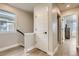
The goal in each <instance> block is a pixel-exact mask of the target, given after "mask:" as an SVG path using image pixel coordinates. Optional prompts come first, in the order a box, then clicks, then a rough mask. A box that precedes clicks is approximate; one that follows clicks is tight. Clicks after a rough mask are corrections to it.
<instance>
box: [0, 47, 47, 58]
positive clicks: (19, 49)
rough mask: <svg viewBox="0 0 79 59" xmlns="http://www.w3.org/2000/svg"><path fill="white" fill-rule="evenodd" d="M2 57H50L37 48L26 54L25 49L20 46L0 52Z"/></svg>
mask: <svg viewBox="0 0 79 59" xmlns="http://www.w3.org/2000/svg"><path fill="white" fill-rule="evenodd" d="M0 56H48V54H47V53H45V52H43V51H41V50H39V49H36V48H35V49H33V50H32V51H29V52H27V53H24V48H23V47H21V46H19V47H16V48H12V49H9V50H6V51H3V52H0Z"/></svg>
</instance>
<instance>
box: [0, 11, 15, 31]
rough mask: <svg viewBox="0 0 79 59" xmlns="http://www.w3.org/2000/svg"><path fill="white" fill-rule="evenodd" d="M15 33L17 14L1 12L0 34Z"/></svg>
mask: <svg viewBox="0 0 79 59" xmlns="http://www.w3.org/2000/svg"><path fill="white" fill-rule="evenodd" d="M14 31H15V14H13V13H10V12H7V11H4V10H0V32H14Z"/></svg>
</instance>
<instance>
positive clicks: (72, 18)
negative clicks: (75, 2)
mask: <svg viewBox="0 0 79 59" xmlns="http://www.w3.org/2000/svg"><path fill="white" fill-rule="evenodd" d="M61 24H62V26H61V28H62V30H61V33H62V42H63V46H64V50H65V52H66V54H69V55H75V54H76V52H77V51H76V43H77V15H76V14H72V15H66V16H63V19H62V21H61ZM72 51H73V52H72ZM63 54H64V53H63Z"/></svg>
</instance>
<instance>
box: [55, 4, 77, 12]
mask: <svg viewBox="0 0 79 59" xmlns="http://www.w3.org/2000/svg"><path fill="white" fill-rule="evenodd" d="M56 5H57V6H58V8H59V9H60V10H61V11H65V10H69V9H72V8H75V7H78V6H79V3H69V4H68V3H56ZM67 5H70V7H66V6H67Z"/></svg>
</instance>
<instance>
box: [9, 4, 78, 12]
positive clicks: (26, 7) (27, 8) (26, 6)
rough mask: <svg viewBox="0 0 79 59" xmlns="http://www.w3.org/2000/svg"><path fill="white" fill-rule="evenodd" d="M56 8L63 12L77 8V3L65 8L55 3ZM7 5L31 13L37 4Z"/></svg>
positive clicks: (64, 5)
mask: <svg viewBox="0 0 79 59" xmlns="http://www.w3.org/2000/svg"><path fill="white" fill-rule="evenodd" d="M55 4H56V5H57V6H58V8H59V9H60V10H61V11H65V10H68V9H72V8H75V7H78V6H79V4H78V3H74V4H72V3H70V4H69V5H70V7H68V8H67V7H66V5H67V3H55ZM9 5H11V6H14V7H16V8H20V9H22V10H25V11H28V12H33V8H34V6H35V5H37V3H9Z"/></svg>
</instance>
